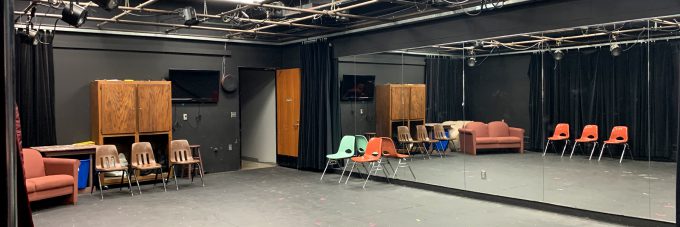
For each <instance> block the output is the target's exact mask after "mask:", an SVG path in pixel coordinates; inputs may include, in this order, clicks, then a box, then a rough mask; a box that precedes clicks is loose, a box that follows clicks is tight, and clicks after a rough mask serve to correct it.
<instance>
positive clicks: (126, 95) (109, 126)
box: [99, 83, 136, 135]
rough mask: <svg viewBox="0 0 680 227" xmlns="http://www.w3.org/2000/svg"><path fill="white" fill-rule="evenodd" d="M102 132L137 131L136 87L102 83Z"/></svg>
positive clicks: (121, 132) (130, 132) (125, 132)
mask: <svg viewBox="0 0 680 227" xmlns="http://www.w3.org/2000/svg"><path fill="white" fill-rule="evenodd" d="M99 90H100V91H101V93H100V94H101V96H100V98H101V102H100V103H101V112H100V114H99V116H100V118H101V134H106V135H110V134H132V133H134V132H135V127H136V122H135V114H136V110H135V108H136V106H135V96H136V94H135V87H134V86H130V85H128V84H122V83H120V84H113V83H112V84H102V85H101V87H100V88H99Z"/></svg>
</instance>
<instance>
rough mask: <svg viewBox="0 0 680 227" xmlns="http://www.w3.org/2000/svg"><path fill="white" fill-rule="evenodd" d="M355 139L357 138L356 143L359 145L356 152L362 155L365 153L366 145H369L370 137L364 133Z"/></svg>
mask: <svg viewBox="0 0 680 227" xmlns="http://www.w3.org/2000/svg"><path fill="white" fill-rule="evenodd" d="M355 139H356V141H355V143H356V145H357V147H356V152H357V153H358V154H360V155H363V154H364V152H365V151H366V145H368V139H366V137H365V136H362V135H356V136H355Z"/></svg>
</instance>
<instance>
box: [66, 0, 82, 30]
mask: <svg viewBox="0 0 680 227" xmlns="http://www.w3.org/2000/svg"><path fill="white" fill-rule="evenodd" d="M61 20H63V21H64V22H66V23H67V24H69V25H71V26H73V27H76V28H77V27H80V26H81V25H83V24H84V23H85V21H86V20H87V10H86V9H85V7H82V6H79V5H77V4H73V2H71V4H64V9H63V10H62V11H61Z"/></svg>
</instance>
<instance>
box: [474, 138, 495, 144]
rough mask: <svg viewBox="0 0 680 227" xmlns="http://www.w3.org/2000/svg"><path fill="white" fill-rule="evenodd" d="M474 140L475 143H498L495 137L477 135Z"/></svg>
mask: <svg viewBox="0 0 680 227" xmlns="http://www.w3.org/2000/svg"><path fill="white" fill-rule="evenodd" d="M475 142H477V144H495V143H498V139H496V137H477V139H476V141H475Z"/></svg>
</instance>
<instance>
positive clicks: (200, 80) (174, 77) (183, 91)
mask: <svg viewBox="0 0 680 227" xmlns="http://www.w3.org/2000/svg"><path fill="white" fill-rule="evenodd" d="M168 77H169V79H170V81H171V82H172V102H176V103H216V102H217V100H218V98H219V97H220V93H219V91H220V71H216V70H187V69H170V73H169V75H168Z"/></svg>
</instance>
